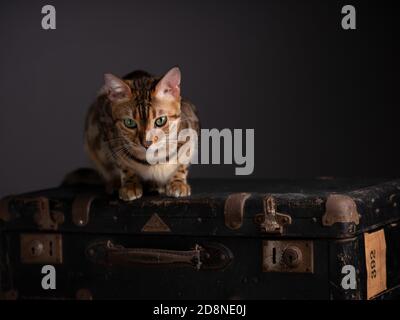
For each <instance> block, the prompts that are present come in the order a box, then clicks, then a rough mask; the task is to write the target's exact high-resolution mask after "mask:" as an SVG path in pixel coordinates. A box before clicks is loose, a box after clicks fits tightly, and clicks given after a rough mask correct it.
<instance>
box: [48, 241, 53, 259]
mask: <svg viewBox="0 0 400 320" xmlns="http://www.w3.org/2000/svg"><path fill="white" fill-rule="evenodd" d="M49 255H50V257H51V256H53V241H50V242H49Z"/></svg>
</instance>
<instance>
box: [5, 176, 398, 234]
mask: <svg viewBox="0 0 400 320" xmlns="http://www.w3.org/2000/svg"><path fill="white" fill-rule="evenodd" d="M191 186H192V193H193V195H192V196H191V197H185V198H171V197H166V196H163V195H145V196H143V197H142V198H141V199H138V200H134V201H132V202H124V201H121V200H119V199H118V197H117V196H116V195H114V196H110V195H107V194H106V193H105V192H104V191H103V190H102V189H101V188H95V187H89V186H79V187H59V188H54V189H49V190H43V191H38V192H33V193H27V194H23V195H19V196H10V197H6V198H4V199H3V200H2V201H1V203H0V224H1V225H2V228H3V229H5V230H10V231H12V230H14V231H18V230H20V231H22V230H23V231H24V232H25V231H37V230H41V231H57V232H71V233H74V232H80V233H96V234H113V233H115V234H140V235H154V234H156V235H165V236H176V235H180V236H205V237H209V236H235V237H240V236H242V237H286V238H296V237H297V238H346V237H353V236H355V235H357V234H358V233H362V232H366V231H369V230H372V229H376V228H378V227H380V226H383V225H386V224H389V223H396V222H397V221H398V220H400V213H399V205H400V180H388V179H315V180H242V179H238V180H223V179H218V180H217V179H198V180H192V181H191Z"/></svg>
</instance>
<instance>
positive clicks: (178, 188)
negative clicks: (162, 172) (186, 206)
mask: <svg viewBox="0 0 400 320" xmlns="http://www.w3.org/2000/svg"><path fill="white" fill-rule="evenodd" d="M187 175H188V167H187V166H185V165H180V166H179V167H178V170H176V172H175V174H174V175H173V176H172V178H171V180H170V181H169V182H168V183H167V185H166V190H165V191H166V194H167V196H170V197H187V196H190V192H191V190H190V185H189V184H188V183H187Z"/></svg>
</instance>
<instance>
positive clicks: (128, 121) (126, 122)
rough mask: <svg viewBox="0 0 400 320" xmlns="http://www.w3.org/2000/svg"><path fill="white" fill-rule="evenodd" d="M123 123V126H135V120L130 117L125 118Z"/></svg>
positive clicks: (130, 127) (131, 127)
mask: <svg viewBox="0 0 400 320" xmlns="http://www.w3.org/2000/svg"><path fill="white" fill-rule="evenodd" d="M124 125H125V127H127V128H129V129H134V128H136V127H137V124H136V121H135V120H133V119H131V118H125V119H124Z"/></svg>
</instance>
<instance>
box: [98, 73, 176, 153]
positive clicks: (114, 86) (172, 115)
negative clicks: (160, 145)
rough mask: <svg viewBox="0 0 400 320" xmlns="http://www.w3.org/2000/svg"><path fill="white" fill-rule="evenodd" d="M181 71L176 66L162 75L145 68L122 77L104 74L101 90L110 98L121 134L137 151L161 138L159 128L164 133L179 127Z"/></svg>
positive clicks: (115, 120) (143, 149)
mask: <svg viewBox="0 0 400 320" xmlns="http://www.w3.org/2000/svg"><path fill="white" fill-rule="evenodd" d="M180 83H181V72H180V70H179V68H177V67H175V68H172V69H171V70H169V71H168V72H167V73H166V74H165V75H164V76H163V77H160V78H155V77H152V76H150V75H149V74H147V73H145V72H134V73H133V74H132V77H129V76H127V77H126V78H125V79H120V78H118V77H116V76H114V75H112V74H105V75H104V86H103V89H102V92H103V93H104V94H105V95H106V97H107V99H108V100H109V101H110V106H111V109H112V117H113V120H114V124H115V129H116V130H117V131H118V136H119V137H123V138H124V140H126V141H128V142H129V144H130V148H129V149H132V151H133V152H134V153H135V154H136V155H141V158H142V159H143V154H144V153H145V152H146V149H147V148H149V147H150V145H151V144H153V143H155V142H157V141H158V139H159V136H160V135H158V134H157V132H159V133H163V134H164V135H165V136H167V137H168V135H169V134H170V133H171V131H172V130H173V129H175V130H176V129H177V127H178V124H179V121H180V114H181V93H180Z"/></svg>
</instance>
